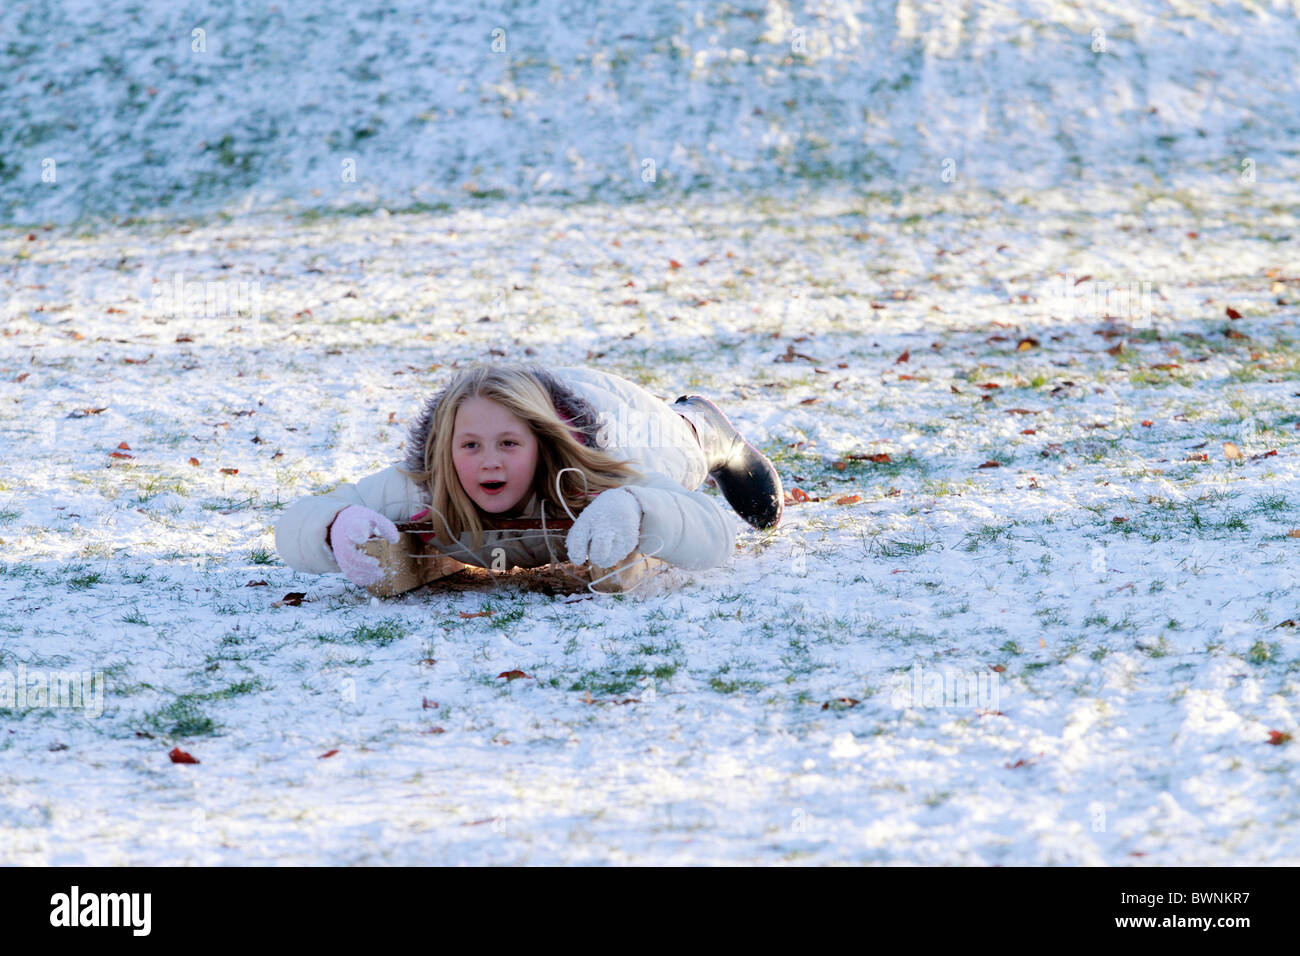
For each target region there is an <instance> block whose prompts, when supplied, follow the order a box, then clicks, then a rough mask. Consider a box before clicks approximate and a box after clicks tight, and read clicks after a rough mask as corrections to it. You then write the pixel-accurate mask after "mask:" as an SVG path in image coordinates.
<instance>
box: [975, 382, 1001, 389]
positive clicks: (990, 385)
mask: <svg viewBox="0 0 1300 956" xmlns="http://www.w3.org/2000/svg"><path fill="white" fill-rule="evenodd" d="M1001 387H1002V386H1001V385H999V384H998V383H997V382H981V383H980V384H979V385H977V386H976V388H1001Z"/></svg>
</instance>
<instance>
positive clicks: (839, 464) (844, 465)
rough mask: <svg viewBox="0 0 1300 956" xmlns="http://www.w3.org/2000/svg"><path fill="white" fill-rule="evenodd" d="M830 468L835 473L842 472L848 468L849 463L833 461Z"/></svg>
mask: <svg viewBox="0 0 1300 956" xmlns="http://www.w3.org/2000/svg"><path fill="white" fill-rule="evenodd" d="M831 467H832V468H834V469H835V470H836V471H843V470H844V469H845V468H847V467H849V463H848V462H847V461H833V462H831Z"/></svg>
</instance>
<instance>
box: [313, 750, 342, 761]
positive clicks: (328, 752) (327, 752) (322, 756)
mask: <svg viewBox="0 0 1300 956" xmlns="http://www.w3.org/2000/svg"><path fill="white" fill-rule="evenodd" d="M336 753H338V751H337V750H327V751H325V752H324V753H323V754H321V755H320V756H319V757H317V758H316V759H317V760H324V759H325V758H326V757H333V756H334V755H335V754H336Z"/></svg>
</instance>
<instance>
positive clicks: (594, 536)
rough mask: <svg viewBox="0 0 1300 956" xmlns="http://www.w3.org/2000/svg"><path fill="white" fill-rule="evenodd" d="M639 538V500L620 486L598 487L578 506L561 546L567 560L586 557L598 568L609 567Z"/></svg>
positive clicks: (616, 562) (624, 556)
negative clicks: (597, 492) (583, 503)
mask: <svg viewBox="0 0 1300 956" xmlns="http://www.w3.org/2000/svg"><path fill="white" fill-rule="evenodd" d="M640 540H641V503H640V502H639V501H637V500H636V496H635V495H633V494H632V493H631V492H630V491H627V490H625V489H623V488H610V489H609V490H608V491H602V492H601V493H600V494H598V495H597V496H596V497H595V498H594V499H592V502H591V504H589V505H587V507H586V508H584V509H582V513H581V514H579V515H578V518H577V520H576V521H574V522H573V527H572V528H570V529H569V535H568V537H567V538H566V539H565V547H566V548H567V549H568V552H569V560H570V561H572V562H573V563H574V564H583V563H585V562H586V561H588V560H590V561H591V563H592V564H594V565H595V566H596V567H598V568H612V567H613V566H614V565H616V564H618V563H619V562H620V561H622V560H623V559H624V558H626V557H627V556H628V555H629V554H631V553H632V552H633V551H635V550H636V547H637V542H639V541H640Z"/></svg>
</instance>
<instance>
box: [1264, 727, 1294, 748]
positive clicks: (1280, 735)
mask: <svg viewBox="0 0 1300 956" xmlns="http://www.w3.org/2000/svg"><path fill="white" fill-rule="evenodd" d="M1290 739H1291V735H1290V734H1288V733H1286V732H1285V731H1282V730H1270V731H1269V732H1268V742H1269V743H1271V744H1272V745H1273V746H1274V747H1280V746H1282V745H1283V744H1284V743H1286V742H1287V741H1288V740H1290Z"/></svg>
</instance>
